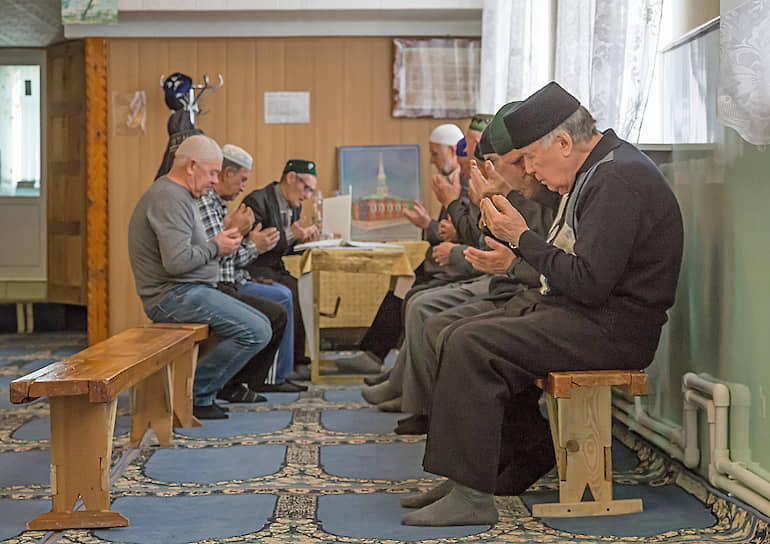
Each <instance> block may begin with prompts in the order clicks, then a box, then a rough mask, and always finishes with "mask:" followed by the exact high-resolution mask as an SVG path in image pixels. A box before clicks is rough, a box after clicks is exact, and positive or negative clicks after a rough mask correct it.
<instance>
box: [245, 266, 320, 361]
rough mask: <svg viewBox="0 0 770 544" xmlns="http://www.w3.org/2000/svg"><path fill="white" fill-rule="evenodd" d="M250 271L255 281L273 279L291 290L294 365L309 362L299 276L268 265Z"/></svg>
mask: <svg viewBox="0 0 770 544" xmlns="http://www.w3.org/2000/svg"><path fill="white" fill-rule="evenodd" d="M249 273H250V274H251V277H252V279H253V281H260V280H272V281H275V282H277V283H280V284H281V285H283V286H284V287H288V288H289V289H290V290H291V296H292V301H293V303H294V366H295V367H296V366H297V364H298V363H302V362H307V357H306V356H305V325H304V324H303V323H302V310H301V309H300V307H299V291H298V290H297V278H295V277H294V276H292V275H291V274H289V272H288V271H286V270H279V269H276V268H268V267H253V266H252V267H249Z"/></svg>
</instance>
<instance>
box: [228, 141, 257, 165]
mask: <svg viewBox="0 0 770 544" xmlns="http://www.w3.org/2000/svg"><path fill="white" fill-rule="evenodd" d="M222 155H223V156H224V158H225V159H227V160H228V161H230V162H234V163H235V164H237V165H238V166H241V167H243V168H247V169H248V170H251V165H252V163H253V162H254V160H253V159H252V158H251V155H249V154H248V153H247V152H246V150H245V149H242V148H240V147H238V146H237V145H233V144H225V145H223V146H222Z"/></svg>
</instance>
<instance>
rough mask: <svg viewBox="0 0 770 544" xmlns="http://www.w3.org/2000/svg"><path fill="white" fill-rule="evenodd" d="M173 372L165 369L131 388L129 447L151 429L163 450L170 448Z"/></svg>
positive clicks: (167, 367)
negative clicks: (148, 428)
mask: <svg viewBox="0 0 770 544" xmlns="http://www.w3.org/2000/svg"><path fill="white" fill-rule="evenodd" d="M172 374H173V370H172V368H171V365H167V366H164V367H163V368H161V369H160V370H158V371H157V372H156V373H155V374H152V375H151V376H148V377H147V378H145V379H144V380H142V381H141V382H139V383H138V384H136V385H135V386H134V387H133V390H132V393H131V433H130V437H129V439H130V443H131V447H132V448H135V447H137V446H138V445H139V443H140V442H141V441H142V437H143V436H144V432H145V431H146V430H147V427H150V428H151V429H152V430H153V432H154V433H155V437H156V438H157V439H158V443H159V444H160V445H161V446H163V447H164V448H168V447H170V446H171V433H172V428H171V426H172V422H173V409H172V406H173V391H172V388H171V384H172V383H173V377H172Z"/></svg>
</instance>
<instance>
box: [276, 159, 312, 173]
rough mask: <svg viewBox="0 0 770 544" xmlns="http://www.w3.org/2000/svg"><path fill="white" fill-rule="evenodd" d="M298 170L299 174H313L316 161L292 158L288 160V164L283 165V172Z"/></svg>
mask: <svg viewBox="0 0 770 544" xmlns="http://www.w3.org/2000/svg"><path fill="white" fill-rule="evenodd" d="M289 172H296V173H297V174H313V175H314V176H316V177H317V175H316V173H315V163H314V162H313V161H306V160H303V159H291V160H288V161H286V166H284V167H283V173H284V174H287V173H289Z"/></svg>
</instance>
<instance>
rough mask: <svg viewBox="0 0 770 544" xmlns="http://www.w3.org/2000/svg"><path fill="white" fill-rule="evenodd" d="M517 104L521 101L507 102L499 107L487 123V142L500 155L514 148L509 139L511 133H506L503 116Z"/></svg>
mask: <svg viewBox="0 0 770 544" xmlns="http://www.w3.org/2000/svg"><path fill="white" fill-rule="evenodd" d="M517 104H521V102H519V101H514V102H508V103H507V104H506V105H505V106H503V107H502V108H500V109H499V110H498V111H497V113H496V114H495V116H494V118H493V119H492V122H491V123H489V126H488V127H487V131H488V132H489V143H490V145H491V146H492V149H494V151H495V153H497V154H498V155H500V156H501V157H502V156H503V155H505V154H506V153H509V152H510V151H511V150H513V149H514V147H513V142H512V141H511V135H510V134H508V129H507V128H506V127H505V122H504V121H503V118H504V117H505V115H506V114H507V113H508V112H510V111H511V110H512V109H513V108H514V107H515V106H516V105H517Z"/></svg>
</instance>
